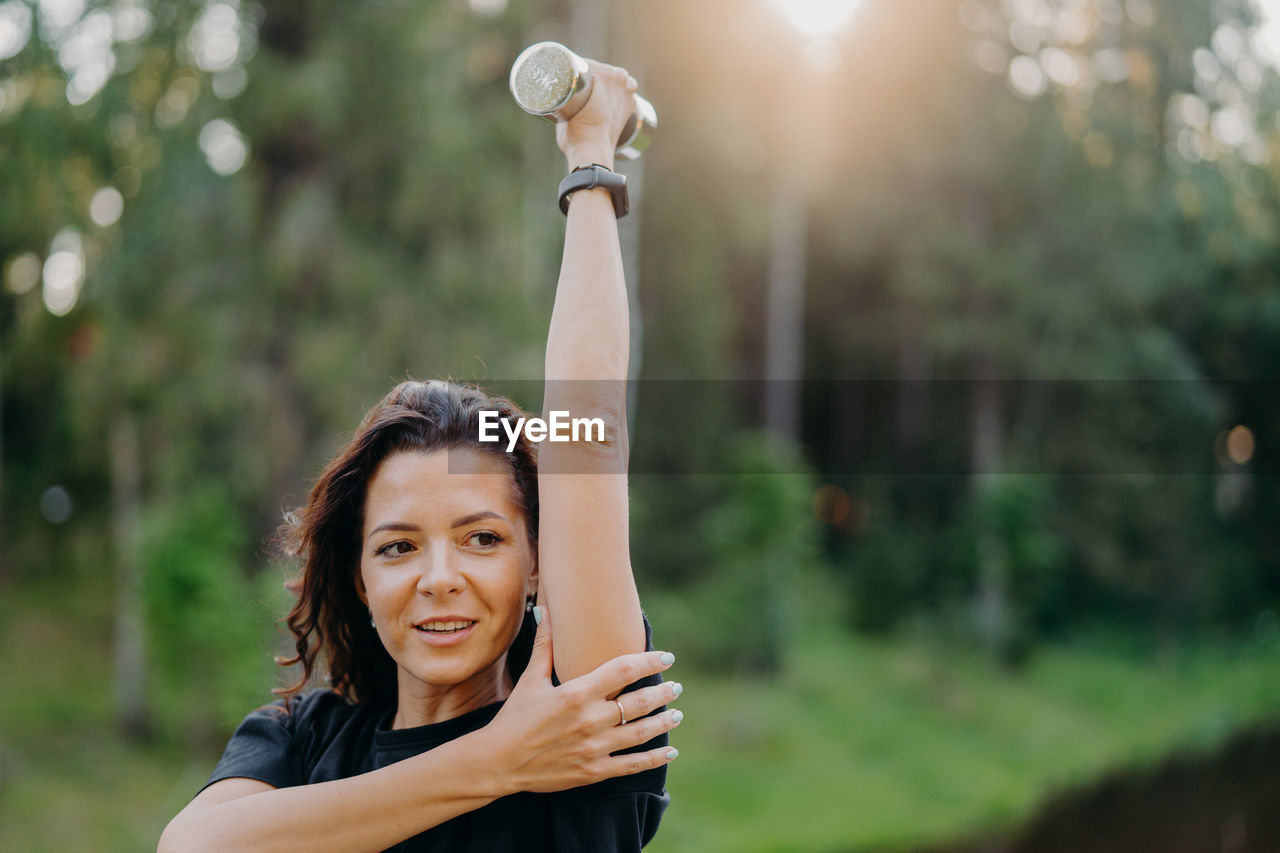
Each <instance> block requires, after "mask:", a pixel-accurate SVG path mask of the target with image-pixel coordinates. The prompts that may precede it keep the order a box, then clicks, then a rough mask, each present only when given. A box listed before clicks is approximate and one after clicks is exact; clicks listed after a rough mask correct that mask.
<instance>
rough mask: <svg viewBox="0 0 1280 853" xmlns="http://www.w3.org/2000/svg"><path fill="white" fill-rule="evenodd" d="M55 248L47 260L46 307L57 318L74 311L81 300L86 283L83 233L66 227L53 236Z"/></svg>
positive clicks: (45, 268)
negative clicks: (81, 235)
mask: <svg viewBox="0 0 1280 853" xmlns="http://www.w3.org/2000/svg"><path fill="white" fill-rule="evenodd" d="M52 249H53V251H52V252H50V253H49V257H48V258H46V259H45V262H44V288H43V290H42V296H43V298H44V307H45V308H47V309H49V313H50V314H53V315H54V316H57V317H62V316H65V315H66V314H69V313H71V309H72V308H75V307H76V303H77V302H78V301H79V300H80V286H81V284H83V283H84V251H83V249H82V248H81V244H80V233H79V232H78V231H76V230H75V229H74V228H63V229H62V230H61V231H59V232H58V233H57V235H55V236H54V238H53V243H52Z"/></svg>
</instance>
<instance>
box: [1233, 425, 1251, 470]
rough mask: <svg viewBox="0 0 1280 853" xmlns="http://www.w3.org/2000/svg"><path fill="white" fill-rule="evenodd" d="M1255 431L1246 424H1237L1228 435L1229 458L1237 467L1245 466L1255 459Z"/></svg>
mask: <svg viewBox="0 0 1280 853" xmlns="http://www.w3.org/2000/svg"><path fill="white" fill-rule="evenodd" d="M1253 451H1254V440H1253V431H1252V430H1251V429H1249V428H1248V427H1247V426H1245V425H1244V424H1237V425H1236V426H1234V427H1232V428H1231V432H1229V433H1227V456H1228V457H1230V459H1231V461H1232V462H1234V463H1235V464H1237V465H1244V464H1245V463H1247V462H1248V461H1249V460H1250V459H1252V458H1253Z"/></svg>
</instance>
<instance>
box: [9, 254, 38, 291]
mask: <svg viewBox="0 0 1280 853" xmlns="http://www.w3.org/2000/svg"><path fill="white" fill-rule="evenodd" d="M39 280H40V258H39V257H38V256H37V255H36V253H35V252H23V253H22V254H21V255H18V256H17V257H16V258H14V259H13V260H11V261H9V267H8V269H6V270H5V273H4V282H5V286H6V287H7V288H9V292H10V293H26V292H27V291H29V290H31V288H33V287H35V286H36V282H38V281H39Z"/></svg>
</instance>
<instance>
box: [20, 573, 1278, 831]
mask: <svg viewBox="0 0 1280 853" xmlns="http://www.w3.org/2000/svg"><path fill="white" fill-rule="evenodd" d="M93 585H94V584H93V582H88V586H89V587H90V588H88V589H82V590H79V591H77V594H76V595H74V596H73V597H71V598H67V599H65V600H62V599H59V598H58V597H56V595H55V593H56V592H63V593H65V592H66V590H58V591H55V590H52V589H41V588H26V589H23V588H11V589H10V590H7V591H6V595H5V596H3V600H2V601H0V679H3V682H4V683H5V684H6V685H9V689H8V690H6V691H4V692H3V694H0V755H2V758H0V850H23V851H41V850H77V849H92V850H103V851H111V850H138V849H149V848H151V847H153V846H154V843H155V840H156V838H157V837H158V835H159V832H160V829H161V828H162V826H163V824H164V822H165V821H166V820H167V819H168V818H169V817H170V816H171V815H173V814H174V813H176V812H177V811H178V809H180V808H181V807H182V805H183V804H184V803H185V802H186V800H187V799H188V798H189V797H190V796H191V795H192V794H193V793H194V792H195V791H196V790H197V789H198V788H199V786H200V784H201V783H202V782H203V780H204V778H205V775H206V774H207V773H208V771H209V770H210V769H211V768H212V766H213V763H214V762H215V760H216V758H217V755H216V752H212V753H211V752H209V751H208V750H204V751H193V750H192V749H189V748H187V747H186V746H185V745H184V744H183V743H182V737H181V735H180V734H177V733H176V732H177V729H175V728H174V727H173V726H169V727H168V728H163V729H162V731H166V732H168V733H169V734H167V735H166V737H165V738H164V739H163V740H162V742H161V743H160V744H158V745H154V746H149V747H146V748H140V747H137V746H132V745H129V744H127V743H126V742H124V741H123V740H121V739H120V738H119V737H118V736H116V735H115V734H114V733H113V732H112V728H111V706H112V702H111V695H110V678H109V676H110V659H109V644H108V643H107V642H106V641H105V639H104V638H107V637H109V636H110V620H109V614H107V613H104V612H102V611H103V610H104V609H105V608H103V607H102V606H101V602H102V601H109V600H110V599H109V597H107V595H106V593H105V590H102V589H96V590H95V589H93V588H92V587H93ZM52 602H57V603H56V604H53V603H52ZM660 619H661V615H660V614H657V615H655V621H660ZM86 638H88V639H86ZM1277 663H1280V646H1277V644H1276V643H1275V642H1274V641H1273V642H1271V643H1270V644H1262V643H1245V642H1243V641H1241V642H1234V643H1228V642H1218V643H1213V642H1205V643H1202V644H1200V645H1197V646H1195V647H1185V648H1183V649H1181V650H1178V651H1175V652H1165V653H1150V654H1144V653H1140V652H1135V651H1122V650H1118V649H1117V648H1115V647H1114V645H1111V646H1108V645H1107V644H1099V643H1097V642H1094V643H1085V642H1075V643H1063V644H1058V645H1054V646H1050V647H1047V648H1043V649H1041V650H1040V651H1039V653H1038V654H1037V655H1036V656H1035V657H1034V658H1033V659H1032V661H1031V664H1030V665H1029V667H1028V668H1027V669H1026V670H1024V671H1023V672H1021V673H1019V674H1016V675H1014V674H1010V673H1007V672H1004V671H1001V670H999V669H997V668H995V667H992V666H991V665H989V664H988V663H987V662H986V661H985V659H983V658H982V657H981V656H979V655H977V654H975V653H973V652H971V651H968V650H966V649H965V648H962V647H947V646H945V645H942V644H939V643H937V642H930V641H926V640H910V641H908V640H897V641H878V642H872V641H867V640H862V639H854V638H850V637H848V636H846V635H843V634H841V633H840V632H838V631H835V630H834V629H831V628H829V627H828V628H822V627H821V625H819V626H818V627H816V628H814V629H812V630H811V631H810V633H809V634H807V635H806V636H804V637H801V638H799V639H798V640H797V643H796V645H795V647H794V648H793V650H792V654H791V656H790V660H789V666H788V668H787V674H786V676H785V677H784V678H781V679H779V680H777V681H775V682H773V683H759V682H753V681H742V680H737V679H733V678H729V677H724V676H713V675H707V674H699V673H697V672H694V671H690V670H689V669H688V668H687V667H686V668H685V669H683V670H682V667H681V665H680V664H679V663H677V665H676V668H675V670H673V673H672V676H673V677H675V678H678V679H680V680H681V681H683V682H684V684H685V686H686V691H685V694H684V695H683V696H682V697H681V699H680V702H679V703H678V705H679V707H681V708H682V709H683V710H684V711H685V713H686V718H685V722H684V723H683V724H682V725H681V727H680V728H679V729H677V730H676V732H675V733H674V735H673V742H674V743H675V744H676V745H677V746H679V747H680V751H681V756H680V758H679V759H678V760H677V761H676V762H675V764H674V765H673V766H672V769H671V773H670V778H669V788H670V791H671V796H672V806H671V808H670V809H669V811H668V812H667V816H666V818H665V819H664V822H663V827H662V830H661V831H660V832H659V835H658V838H657V839H656V840H655V841H654V843H653V844H652V845H651V846H650V848H649V849H650V850H652V851H655V853H685V851H700V853H705V851H721V850H723V851H760V853H764V851H775V850H777V851H781V850H789V851H790V850H814V851H823V850H830V851H836V850H850V849H866V848H875V847H884V848H899V847H902V848H909V847H911V846H913V845H918V844H922V843H926V842H937V841H940V840H945V839H949V838H955V837H957V836H963V835H967V834H969V833H971V832H973V831H975V830H982V829H993V828H1000V827H1004V826H1008V825H1010V824H1011V823H1015V822H1018V821H1020V820H1022V819H1024V818H1025V817H1027V816H1028V815H1029V814H1030V813H1031V812H1032V811H1033V810H1034V808H1035V807H1036V805H1037V804H1038V803H1039V802H1040V801H1041V800H1043V798H1044V797H1045V796H1046V795H1047V794H1048V793H1049V792H1050V791H1052V790H1055V789H1059V788H1062V787H1064V786H1069V785H1073V784H1077V783H1081V782H1084V781H1086V780H1089V779H1090V778H1093V777H1095V776H1097V775H1098V774H1100V773H1102V772H1103V771H1105V770H1108V769H1111V768H1114V767H1117V766H1123V765H1131V764H1142V763H1147V762H1152V761H1154V760H1156V759H1157V758H1159V757H1160V756H1162V755H1164V754H1166V753H1168V752H1169V751H1170V750H1173V749H1185V748H1201V749H1211V748H1213V747H1214V746H1215V745H1216V744H1218V743H1219V742H1220V741H1221V740H1222V739H1223V738H1224V737H1225V736H1226V735H1227V734H1228V733H1229V732H1231V731H1232V730H1234V729H1235V728H1237V727H1239V726H1241V725H1244V724H1246V723H1248V722H1251V721H1254V720H1257V719H1260V718H1264V717H1272V718H1274V717H1276V716H1280V678H1277V677H1276V675H1277V673H1278V672H1280V668H1278V667H1277Z"/></svg>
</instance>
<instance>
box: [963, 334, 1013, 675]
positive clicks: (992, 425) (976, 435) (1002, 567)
mask: <svg viewBox="0 0 1280 853" xmlns="http://www.w3.org/2000/svg"><path fill="white" fill-rule="evenodd" d="M972 379H973V382H972V395H971V397H970V406H971V408H970V430H971V432H970V435H971V444H970V452H969V458H970V463H971V466H972V469H973V501H974V503H975V504H976V505H977V506H978V507H979V508H982V507H983V506H984V504H986V502H987V495H988V494H989V493H990V491H991V489H992V488H993V487H994V486H995V485H996V483H997V480H996V478H997V477H999V476H1000V470H999V469H1000V458H1001V453H1002V446H1001V445H1002V442H1001V433H1002V425H1001V422H1002V414H1001V399H1000V386H999V385H998V384H997V381H996V376H995V367H994V363H993V361H992V359H991V357H990V356H989V355H988V354H987V353H985V352H981V351H979V352H978V353H976V354H975V355H974V358H973V374H972ZM978 519H979V521H978V523H979V525H981V526H980V527H979V529H978V589H977V595H976V598H975V601H974V619H975V622H976V623H977V626H978V633H979V635H980V636H981V637H982V642H983V644H984V645H985V646H986V647H987V650H988V651H989V652H990V653H991V654H992V655H993V656H994V657H996V658H998V659H1000V658H1003V657H1004V656H1005V652H1006V650H1007V644H1008V639H1009V616H1008V606H1007V600H1006V599H1007V597H1008V596H1007V586H1008V577H1007V575H1008V559H1007V555H1006V554H1005V548H1004V543H1003V542H1002V541H1001V540H1000V535H999V532H998V531H996V530H994V529H992V526H991V521H990V519H989V518H987V517H986V513H984V512H979V513H978Z"/></svg>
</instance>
